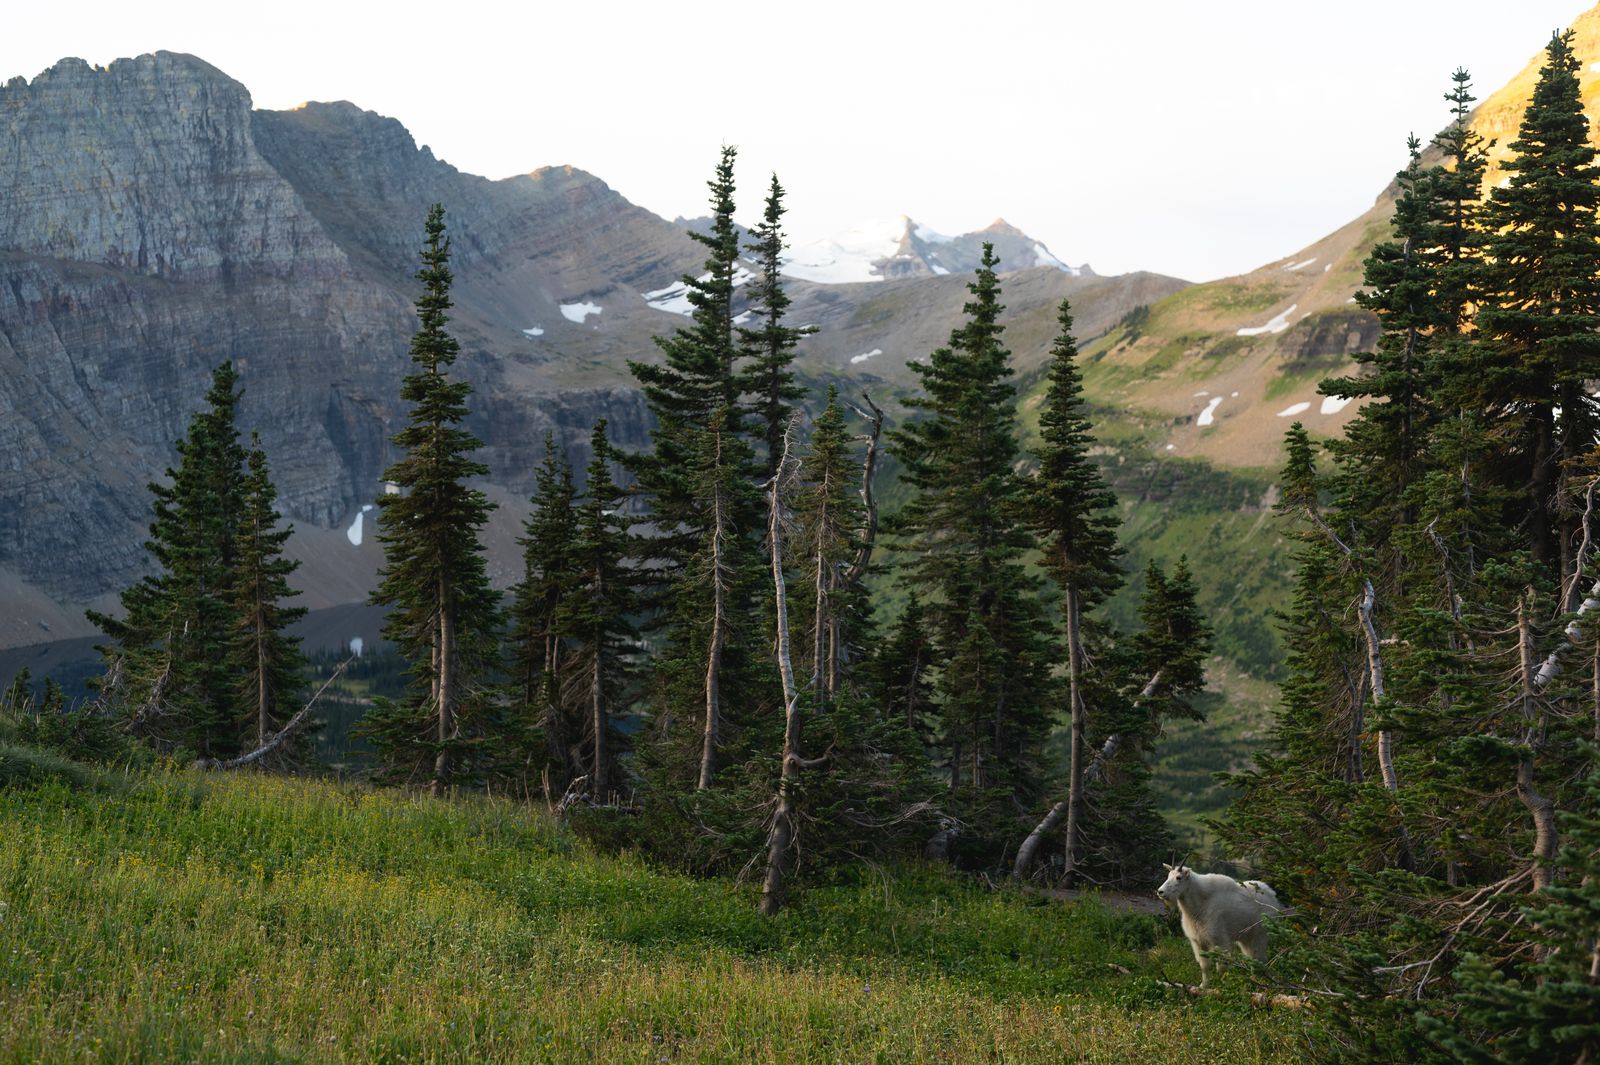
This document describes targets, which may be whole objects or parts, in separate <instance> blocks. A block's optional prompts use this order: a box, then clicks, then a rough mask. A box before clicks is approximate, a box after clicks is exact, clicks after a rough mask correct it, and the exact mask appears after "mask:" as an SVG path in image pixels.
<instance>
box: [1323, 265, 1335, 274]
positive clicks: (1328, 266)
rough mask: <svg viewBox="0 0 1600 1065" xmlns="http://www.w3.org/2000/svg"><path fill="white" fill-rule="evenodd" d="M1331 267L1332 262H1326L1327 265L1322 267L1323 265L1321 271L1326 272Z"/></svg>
mask: <svg viewBox="0 0 1600 1065" xmlns="http://www.w3.org/2000/svg"><path fill="white" fill-rule="evenodd" d="M1332 269H1333V264H1332V263H1329V264H1328V265H1327V266H1324V267H1323V268H1322V272H1323V273H1327V272H1328V271H1329V270H1332Z"/></svg>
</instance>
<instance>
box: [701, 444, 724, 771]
mask: <svg viewBox="0 0 1600 1065" xmlns="http://www.w3.org/2000/svg"><path fill="white" fill-rule="evenodd" d="M715 432H716V434H717V435H716V453H715V456H714V459H713V463H714V464H713V467H712V475H713V477H714V478H715V485H714V487H713V489H712V493H711V641H710V644H709V645H708V646H707V648H706V680H705V691H706V718H705V733H704V735H703V736H702V737H701V746H700V780H699V782H698V783H697V784H696V788H697V789H698V790H700V791H704V790H705V789H707V788H709V787H710V786H711V778H712V777H713V776H714V775H715V773H716V770H717V735H718V732H719V731H720V728H721V724H722V649H723V646H724V645H725V644H726V643H727V640H728V632H727V626H728V618H727V609H728V604H727V572H726V570H727V560H726V559H725V558H724V555H725V554H726V552H727V543H726V539H727V528H728V513H727V511H728V500H727V499H726V498H725V496H724V493H723V485H722V462H723V454H722V444H723V434H724V432H725V428H720V427H719V428H718V429H716V430H715Z"/></svg>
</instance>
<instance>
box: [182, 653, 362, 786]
mask: <svg viewBox="0 0 1600 1065" xmlns="http://www.w3.org/2000/svg"><path fill="white" fill-rule="evenodd" d="M354 661H355V656H354V655H351V656H350V657H349V658H346V659H345V660H344V661H343V662H340V663H339V668H338V669H335V670H334V671H333V672H332V673H330V674H328V679H327V680H325V681H323V682H322V686H321V687H320V688H318V689H317V691H316V694H314V695H312V696H311V701H310V702H308V703H306V705H304V706H302V707H301V708H300V710H299V712H298V713H296V714H295V715H294V716H293V717H291V718H290V719H289V720H288V721H287V722H286V723H285V724H284V726H283V727H282V728H281V729H279V730H278V731H277V732H274V733H273V734H272V735H271V736H270V737H268V739H267V741H266V742H265V743H263V744H262V745H261V746H259V747H257V748H256V749H255V750H253V751H251V752H250V753H249V754H241V755H240V756H239V757H237V758H230V759H229V760H228V761H226V762H218V761H214V760H207V761H202V762H201V763H199V764H200V767H201V768H202V769H240V768H242V767H244V766H247V765H250V764H251V763H252V762H259V761H260V760H261V759H263V758H265V757H266V756H267V755H269V754H271V753H272V752H273V751H275V750H277V749H278V748H279V747H281V746H283V741H284V740H286V739H288V738H289V737H290V736H291V735H293V734H294V731H295V730H296V729H298V728H299V727H300V726H301V725H303V724H305V722H306V719H307V718H308V717H309V716H310V715H311V708H312V707H313V706H316V705H317V700H318V699H320V698H322V693H323V692H325V691H327V690H328V685H330V684H332V683H333V682H334V681H336V680H338V679H339V675H340V674H341V673H343V672H344V670H345V667H346V666H348V665H349V664H350V663H351V662H354Z"/></svg>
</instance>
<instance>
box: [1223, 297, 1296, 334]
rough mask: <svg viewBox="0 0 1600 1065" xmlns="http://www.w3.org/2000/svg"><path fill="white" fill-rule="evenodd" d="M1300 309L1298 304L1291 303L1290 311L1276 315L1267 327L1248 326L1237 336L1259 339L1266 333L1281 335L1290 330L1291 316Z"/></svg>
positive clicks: (1238, 332)
mask: <svg viewBox="0 0 1600 1065" xmlns="http://www.w3.org/2000/svg"><path fill="white" fill-rule="evenodd" d="M1299 309H1300V305H1299V304H1298V303H1291V304H1289V309H1288V310H1286V311H1283V312H1282V313H1281V314H1277V315H1274V316H1273V318H1272V320H1271V321H1270V322H1268V323H1267V324H1266V325H1256V326H1248V327H1246V328H1244V329H1240V330H1238V331H1237V332H1236V334H1235V335H1237V336H1242V337H1258V336H1261V335H1263V334H1265V333H1281V332H1283V331H1284V330H1285V329H1287V328H1289V316H1290V315H1291V314H1293V313H1294V312H1295V311H1297V310H1299Z"/></svg>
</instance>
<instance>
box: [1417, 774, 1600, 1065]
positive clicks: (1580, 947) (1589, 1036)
mask: <svg viewBox="0 0 1600 1065" xmlns="http://www.w3.org/2000/svg"><path fill="white" fill-rule="evenodd" d="M1591 753H1593V752H1591ZM1564 830H1565V833H1566V838H1567V843H1566V846H1565V848H1564V849H1563V850H1562V852H1561V857H1560V864H1561V866H1563V867H1564V869H1565V872H1566V875H1567V883H1566V884H1565V885H1556V886H1553V887H1551V888H1549V889H1548V890H1547V891H1545V892H1543V893H1542V894H1541V895H1539V896H1537V898H1538V901H1537V902H1534V903H1531V904H1528V905H1525V906H1524V907H1523V908H1522V916H1523V917H1524V918H1525V919H1526V921H1527V923H1528V924H1529V926H1531V927H1532V928H1535V929H1538V946H1537V949H1535V950H1533V951H1531V952H1530V953H1529V956H1528V957H1526V958H1524V959H1519V960H1517V961H1515V962H1513V963H1511V964H1508V965H1505V966H1503V967H1497V966H1496V965H1495V964H1494V963H1493V962H1492V961H1491V960H1488V959H1485V958H1483V957H1474V958H1470V959H1468V961H1467V963H1466V964H1464V965H1463V966H1462V971H1461V974H1460V978H1459V982H1458V987H1457V990H1456V992H1455V995H1454V998H1455V1002H1456V1004H1457V1006H1458V1010H1457V1012H1456V1013H1455V1014H1454V1016H1449V1017H1431V1016H1430V1017H1425V1018H1424V1019H1423V1030H1424V1032H1426V1033H1427V1034H1428V1035H1429V1036H1430V1037H1431V1038H1432V1039H1433V1040H1435V1041H1436V1042H1437V1043H1439V1044H1441V1045H1442V1046H1443V1047H1444V1048H1445V1049H1446V1050H1447V1051H1449V1052H1450V1054H1451V1056H1452V1057H1453V1058H1454V1059H1456V1060H1459V1061H1464V1062H1483V1063H1488V1062H1517V1063H1525V1065H1538V1063H1543V1062H1551V1061H1593V1060H1595V1058H1596V1057H1597V1056H1600V770H1595V771H1592V772H1591V774H1590V776H1589V779H1588V783H1587V801H1586V802H1585V803H1584V810H1583V812H1581V813H1573V814H1569V815H1568V816H1567V817H1566V818H1565V819H1564Z"/></svg>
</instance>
